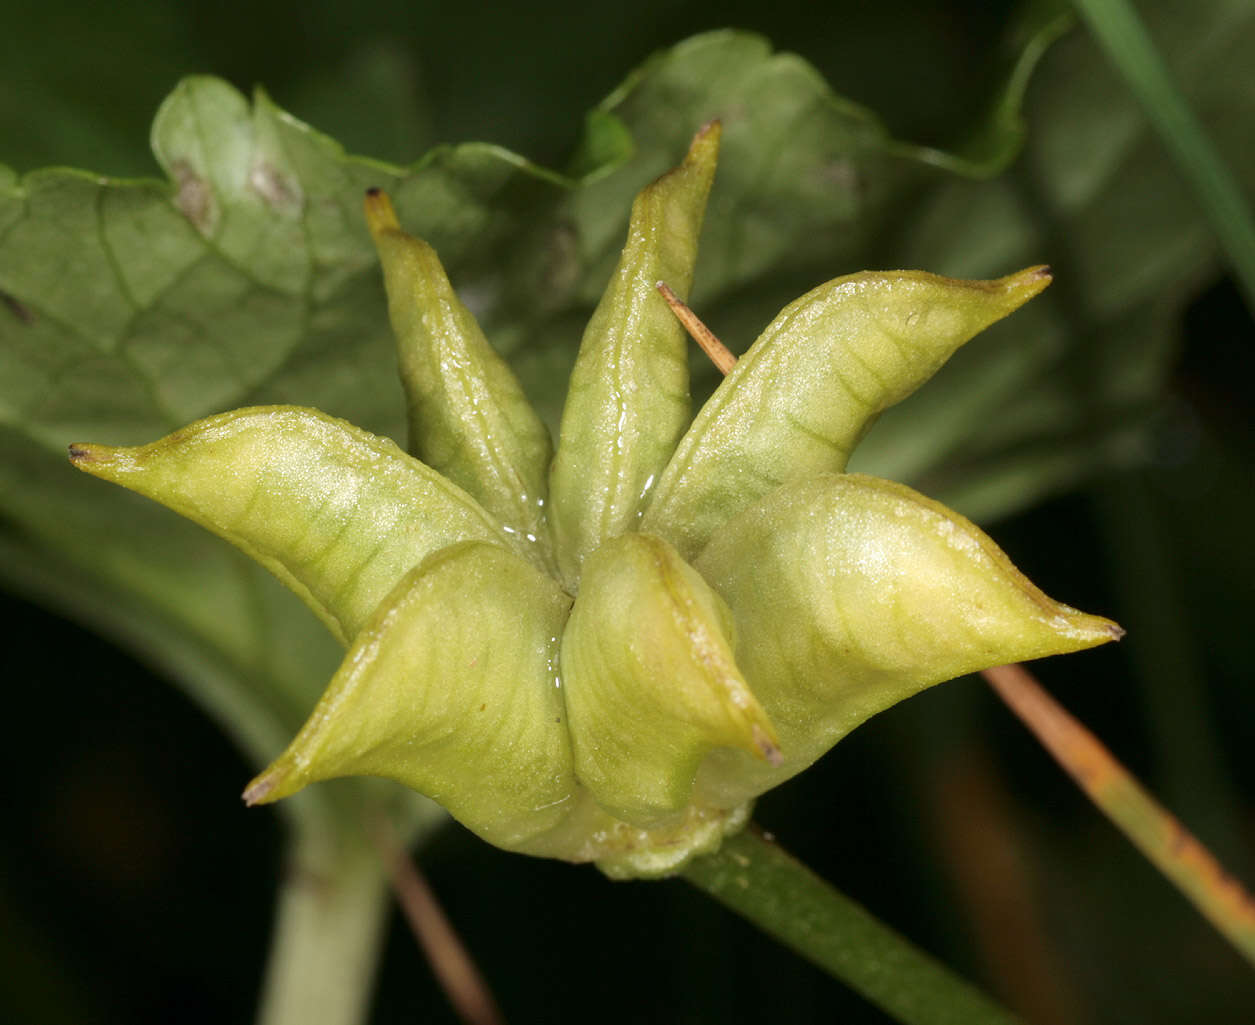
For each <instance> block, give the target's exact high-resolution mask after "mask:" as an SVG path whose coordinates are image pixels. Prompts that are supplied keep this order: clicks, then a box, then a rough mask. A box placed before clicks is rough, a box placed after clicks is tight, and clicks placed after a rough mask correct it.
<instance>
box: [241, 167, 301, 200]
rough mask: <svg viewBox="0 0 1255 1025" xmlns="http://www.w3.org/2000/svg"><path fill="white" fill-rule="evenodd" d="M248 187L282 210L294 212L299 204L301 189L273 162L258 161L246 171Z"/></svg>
mask: <svg viewBox="0 0 1255 1025" xmlns="http://www.w3.org/2000/svg"><path fill="white" fill-rule="evenodd" d="M248 184H249V187H250V188H251V189H252V190H253V191H254V192H256V193H257V195H259V196H261V198H262V199H263V200H265V201H266V202H267V203H268V204H269V205H270V206H272V207H274V208H275V209H277V210H282V211H284V212H288V213H291V212H294V211H296V210H298V209H299V208H300V206H301V190H300V187H299V186H298V185H297V184H296V182H294V181H292V179H291V178H289V177H288V176H287V175H285V174H284V173H283V172H282V171H280V170H279V169H278V168H277V167H275V165H274V164H271V163H268V162H267V161H264V160H262V161H258V162H257V163H256V164H254V165H253V168H252V170H251V171H249V172H248Z"/></svg>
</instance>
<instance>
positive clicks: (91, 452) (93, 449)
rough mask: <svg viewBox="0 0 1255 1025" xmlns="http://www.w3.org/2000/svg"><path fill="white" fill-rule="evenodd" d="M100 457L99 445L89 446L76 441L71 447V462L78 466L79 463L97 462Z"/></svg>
mask: <svg viewBox="0 0 1255 1025" xmlns="http://www.w3.org/2000/svg"><path fill="white" fill-rule="evenodd" d="M99 455H100V446H99V445H89V444H87V443H85V442H81V441H76V442H75V443H74V444H73V445H71V446H70V462H72V463H74V464H76V465H77V464H79V463H92V462H96V461H97V460H98V457H99Z"/></svg>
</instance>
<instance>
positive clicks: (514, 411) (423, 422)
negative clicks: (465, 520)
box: [366, 189, 552, 565]
mask: <svg viewBox="0 0 1255 1025" xmlns="http://www.w3.org/2000/svg"><path fill="white" fill-rule="evenodd" d="M366 223H367V224H368V225H369V226H370V232H371V235H372V237H373V238H374V240H375V248H376V249H377V250H378V251H379V259H380V262H381V263H382V264H383V270H384V283H385V285H386V287H387V291H388V313H389V316H390V317H391V320H392V328H393V331H394V332H395V334H396V338H397V357H398V362H399V363H400V370H401V383H402V385H403V386H404V387H405V397H406V400H407V409H408V413H409V427H410V442H409V444H410V451H411V452H413V453H414V455H416V456H418V458H419V459H421V460H422V461H423V462H425V463H426V464H427V465H428V466H430V467H431V468H432V469H434V470H438V471H439V472H440V473H442V474H444V475H445V476H446V477H448V478H449V479H450V480H451V481H453V483H455V484H457V485H458V486H459V487H462V488H465V489H466V491H467V492H468V493H469V494H471V495H473V496H474V497H475V499H476V500H477V501H478V502H479V503H480V505H482V506H483V507H484V508H485V509H487V510H488V511H489V512H490V513H492V514H493V515H494V516H496V517H497V519H498V520H500V521H501V523H502V525H503V526H504V527H505V528H506V530H508V531H510V532H511V533H513V534H514V535H515V536H516V537H517V538H519V539H521V540H522V541H524V542H526V544H527V546H528V548H529V549H530V550H531V551H533V552H535V553H536V560H537V561H538V562H539V563H540V564H541V565H547V564H548V562H549V559H550V556H549V553H548V547H549V539H548V536H547V534H546V531H545V528H544V519H545V508H544V507H545V498H546V494H547V492H548V479H547V474H548V470H549V457H550V455H551V454H552V443H551V441H550V438H549V431H548V429H547V428H546V427H545V425H544V424H543V423H542V422H541V420H540V417H539V416H537V415H536V412H535V410H534V409H533V408H532V405H531V403H530V402H528V400H527V396H526V395H524V393H523V388H522V386H521V385H520V384H519V382H518V378H516V377H515V376H514V371H512V370H511V369H510V367H509V364H507V363H506V361H505V360H504V359H502V358H501V357H500V356H499V355H498V354H497V351H496V350H495V349H493V347H492V346H491V345H490V344H489V343H488V339H487V338H485V337H484V333H483V331H482V330H480V327H479V323H478V322H477V321H476V320H475V317H474V315H473V314H472V313H471V311H470V310H468V309H467V308H466V306H465V304H463V302H462V300H461V299H459V298H458V296H457V293H456V292H454V290H453V286H452V285H451V284H450V283H449V278H448V276H447V275H446V274H445V271H444V267H442V266H441V264H440V258H439V257H438V256H437V255H436V251H435V250H434V249H432V247H431V246H429V245H428V244H427V243H426V242H424V241H423V240H422V239H420V238H415V237H414V236H412V235H407V234H406V233H405V232H403V231H402V230H401V225H400V224H399V223H398V221H397V215H396V212H395V211H394V210H393V208H392V202H391V200H389V199H388V196H387V195H386V194H385V193H383V192H380V191H379V190H378V189H372V190H371V191H370V192H368V193H367V195H366Z"/></svg>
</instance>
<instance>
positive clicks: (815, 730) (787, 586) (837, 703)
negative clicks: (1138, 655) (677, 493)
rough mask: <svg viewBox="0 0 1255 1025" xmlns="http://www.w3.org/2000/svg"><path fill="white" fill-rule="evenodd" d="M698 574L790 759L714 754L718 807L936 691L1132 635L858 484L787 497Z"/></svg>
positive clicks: (958, 520) (837, 479)
mask: <svg viewBox="0 0 1255 1025" xmlns="http://www.w3.org/2000/svg"><path fill="white" fill-rule="evenodd" d="M746 553H753V555H752V558H747V557H746ZM697 568H698V569H699V570H700V571H701V572H702V574H703V576H704V577H705V578H706V579H707V580H708V581H709V582H710V585H711V586H712V587H713V588H714V589H715V590H716V591H717V592H718V593H719V594H720V595H721V596H722V597H723V598H724V599H725V600H726V601H727V603H728V605H729V606H730V607H731V609H732V612H733V614H734V616H735V618H736V623H737V629H738V631H739V634H740V638H741V645H740V647H739V648H738V653H739V655H738V657H739V660H740V663H741V667H742V669H743V671H744V673H745V678H746V679H747V680H748V681H749V683H750V686H751V687H753V689H754V693H755V695H756V696H757V698H758V700H759V701H760V702H762V705H763V707H764V708H765V709H766V710H767V713H768V714H769V715H770V716H771V719H772V722H774V723H775V725H776V728H777V730H778V731H779V737H780V750H781V752H782V755H783V758H782V760H781V762H780V764H778V765H775V766H770V765H762V764H760V763H757V762H755V761H754V760H752V759H749V758H746V757H744V756H743V755H741V754H740V753H739V752H732V751H721V752H717V753H716V756H715V757H713V758H712V759H711V763H710V764H707V765H705V766H703V779H702V781H701V784H700V786H699V790H700V791H701V795H702V797H703V798H704V799H706V800H708V801H714V802H715V803H729V802H735V801H738V800H746V799H747V798H749V797H752V796H754V795H756V794H758V793H761V792H762V791H764V790H766V789H768V788H769V787H772V786H775V785H776V784H778V783H780V782H781V781H783V780H784V779H787V778H788V777H789V776H792V775H794V774H796V773H797V772H800V771H801V770H802V769H804V768H806V767H807V766H808V765H810V764H811V763H812V762H813V761H814V760H815V759H816V758H818V757H819V756H820V755H822V754H823V753H824V752H825V751H827V750H828V749H829V748H830V747H832V745H833V744H835V743H836V742H837V741H838V740H840V739H841V738H842V737H843V736H845V735H846V734H847V733H849V731H850V730H852V729H854V727H856V726H858V725H859V724H860V723H862V722H864V721H866V720H867V719H869V718H870V717H871V716H873V715H875V714H876V713H877V712H880V711H882V710H884V709H885V708H888V707H889V706H890V705H893V704H896V703H897V702H899V701H901V700H902V699H903V698H907V697H910V696H911V695H912V694H915V693H917V692H919V691H921V690H923V689H924V688H925V687H930V686H932V685H933V684H935V683H940V682H941V681H943V680H949V679H952V678H954V677H956V676H962V675H963V674H965V673H970V672H974V671H976V670H978V669H984V668H986V667H988V666H996V665H1003V664H1005V663H1008V662H1019V661H1023V660H1025V659H1032V658H1040V657H1042V656H1044V655H1054V654H1061V653H1063V652H1069V651H1079V650H1081V649H1083V648H1090V647H1093V646H1095V645H1098V644H1104V643H1106V642H1108V641H1111V640H1115V639H1117V638H1119V637H1120V636H1121V635H1122V634H1123V631H1122V630H1121V629H1120V628H1119V627H1118V626H1116V624H1115V623H1113V622H1111V621H1110V620H1109V619H1104V618H1102V617H1101V616H1092V615H1088V614H1086V613H1083V612H1078V611H1077V610H1076V609H1073V608H1069V607H1068V606H1066V605H1063V604H1061V603H1059V602H1056V601H1054V600H1053V599H1051V598H1048V597H1047V596H1046V595H1045V594H1043V593H1042V592H1041V591H1040V590H1038V588H1037V587H1035V586H1034V585H1033V583H1032V582H1031V581H1030V580H1029V579H1028V578H1027V577H1025V576H1024V574H1022V573H1021V572H1020V571H1019V570H1018V569H1016V568H1015V566H1013V565H1012V564H1011V561H1010V560H1009V559H1008V558H1007V557H1006V555H1005V554H1003V552H1002V551H1001V550H1000V549H999V548H998V546H997V545H995V544H994V543H993V541H991V540H990V539H989V537H988V536H987V535H986V534H985V533H983V532H982V531H981V530H980V529H979V528H978V527H976V526H975V525H974V524H972V523H970V522H969V521H968V520H966V519H964V518H963V517H962V516H959V515H958V514H957V513H955V512H952V511H951V510H949V509H947V508H946V507H945V506H943V505H941V504H939V503H937V502H934V501H932V500H931V499H928V498H925V497H924V496H923V495H921V494H919V493H918V492H916V491H913V490H911V489H910V488H908V487H906V486H905V485H903V484H896V483H893V482H891V481H886V480H881V479H879V478H877V477H868V476H864V475H862V474H835V473H829V474H818V475H816V476H813V477H808V478H806V479H805V480H799V481H795V482H794V483H792V484H787V485H785V486H784V487H781V488H779V489H777V490H776V491H774V492H773V493H772V494H771V495H769V496H768V497H767V498H764V499H762V500H761V501H760V502H758V503H756V504H755V505H753V506H752V507H750V508H749V509H747V510H746V511H745V512H743V513H742V514H741V515H740V516H739V517H737V518H736V519H734V520H733V521H731V522H730V523H728V524H726V525H725V526H724V527H723V528H721V529H720V531H719V532H718V534H717V535H716V536H715V537H714V539H713V540H712V541H711V542H710V544H709V545H707V547H706V549H705V551H703V553H702V555H701V558H699V559H698V560H697Z"/></svg>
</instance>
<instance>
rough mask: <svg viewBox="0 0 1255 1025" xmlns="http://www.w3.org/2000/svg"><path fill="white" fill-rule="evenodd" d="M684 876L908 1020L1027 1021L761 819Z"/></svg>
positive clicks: (1001, 1024) (952, 1024) (980, 1024)
mask: <svg viewBox="0 0 1255 1025" xmlns="http://www.w3.org/2000/svg"><path fill="white" fill-rule="evenodd" d="M684 878H685V879H687V880H688V881H689V882H690V883H692V884H693V885H694V886H696V887H698V888H699V889H701V890H704V891H705V892H706V893H708V894H710V895H711V896H712V897H714V898H715V899H716V900H717V901H719V902H720V903H721V904H724V905H725V906H727V907H729V908H731V909H732V910H733V911H735V912H737V913H738V914H740V915H742V916H744V917H745V918H747V919H749V920H750V921H751V922H753V923H754V924H755V925H757V926H758V927H759V928H760V929H762V930H763V931H764V932H766V933H767V934H768V935H770V936H773V937H775V938H776V939H777V940H779V941H780V942H781V943H783V944H784V945H785V946H787V947H789V948H791V949H792V950H794V951H796V952H797V953H798V954H800V955H801V956H802V957H804V958H806V959H807V960H809V961H812V962H813V963H814V964H816V965H818V966H819V967H820V968H822V969H823V970H824V971H825V972H827V973H828V974H829V975H831V976H833V977H834V978H837V979H840V980H841V981H842V982H844V983H846V985H848V986H850V987H851V988H852V989H854V990H856V991H857V992H858V993H861V994H862V995H863V996H864V997H866V998H867V999H868V1000H870V1001H871V1002H872V1003H873V1004H875V1005H876V1006H878V1007H880V1008H881V1009H882V1010H883V1011H885V1012H886V1013H887V1014H889V1015H890V1016H892V1017H893V1018H895V1019H896V1020H897V1021H900V1022H903V1023H905V1025H1011V1023H1013V1022H1016V1021H1018V1020H1019V1019H1017V1018H1015V1017H1014V1016H1013V1015H1011V1013H1010V1012H1009V1011H1006V1010H1004V1009H1003V1008H1001V1007H999V1006H998V1005H997V1004H995V1003H994V1002H993V1001H992V1000H991V999H990V998H989V997H986V996H985V995H984V994H983V993H981V992H980V991H979V990H977V989H976V988H975V987H973V986H972V985H970V984H969V983H967V982H965V981H964V980H962V979H960V978H959V977H958V976H957V975H954V974H953V973H952V972H950V971H949V969H947V968H945V967H944V966H943V965H941V964H940V963H939V962H937V961H935V960H934V959H933V958H932V957H930V956H929V955H928V954H925V953H924V952H923V951H921V950H920V949H918V948H917V947H915V946H913V945H912V944H911V943H909V942H908V941H907V940H905V939H903V938H902V937H901V936H899V935H898V934H897V933H896V932H894V931H893V930H892V929H890V928H889V927H888V926H886V925H884V924H883V923H881V922H880V921H878V920H877V919H876V918H874V917H872V915H870V914H869V913H868V912H867V911H866V910H864V909H863V908H862V907H861V906H859V905H858V904H856V903H855V902H854V901H852V900H850V898H849V897H846V896H845V895H844V894H842V893H840V892H839V891H837V890H836V889H834V888H833V887H832V886H831V885H830V884H829V883H827V882H825V881H824V880H823V879H820V878H819V877H818V876H817V875H815V874H814V873H813V872H811V870H810V869H808V868H807V867H806V866H805V865H803V864H802V863H801V862H800V861H798V860H797V859H795V858H794V857H793V856H792V855H790V854H788V853H787V852H786V851H784V850H782V849H781V848H780V847H778V846H777V845H776V844H775V843H774V842H772V841H771V840H769V839H767V838H766V837H765V836H764V835H763V834H761V833H759V832H758V831H757V830H755V829H754V828H753V827H751V828H750V829H748V830H746V831H745V832H744V833H741V834H740V835H739V836H736V837H733V838H732V839H731V840H728V841H726V842H725V843H724V845H723V847H722V848H721V849H720V850H719V851H718V852H717V853H715V854H709V855H706V856H705V857H702V858H696V859H694V860H693V861H692V862H691V863H690V864H689V866H688V867H687V868H686V869H685V870H684Z"/></svg>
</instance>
